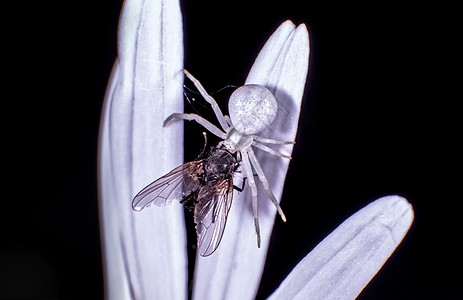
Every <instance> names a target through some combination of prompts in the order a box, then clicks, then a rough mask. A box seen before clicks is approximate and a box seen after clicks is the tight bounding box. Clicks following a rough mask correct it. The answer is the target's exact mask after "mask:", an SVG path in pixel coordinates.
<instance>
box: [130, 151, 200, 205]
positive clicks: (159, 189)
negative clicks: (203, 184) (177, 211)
mask: <svg viewBox="0 0 463 300" xmlns="http://www.w3.org/2000/svg"><path fill="white" fill-rule="evenodd" d="M202 164H203V163H202V161H200V160H199V161H192V162H188V163H185V164H183V165H181V166H179V167H177V168H175V169H173V170H172V171H170V172H169V173H168V174H166V175H164V176H162V177H161V178H159V179H158V180H156V181H154V182H152V183H150V184H149V185H148V186H146V187H145V188H144V189H143V190H141V191H140V192H139V193H138V194H137V195H136V196H135V197H134V198H133V202H132V208H133V209H134V210H135V211H141V210H142V209H143V208H145V207H147V206H150V205H151V203H154V204H155V205H157V206H163V205H169V204H170V203H171V202H172V200H174V199H176V200H181V199H182V198H183V197H185V196H188V195H189V194H190V193H192V192H193V191H195V190H197V189H198V187H199V185H200V181H199V179H198V176H199V175H200V174H201V173H202V172H203V167H202Z"/></svg>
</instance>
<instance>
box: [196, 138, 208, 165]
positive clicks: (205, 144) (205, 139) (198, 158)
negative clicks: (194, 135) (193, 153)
mask: <svg viewBox="0 0 463 300" xmlns="http://www.w3.org/2000/svg"><path fill="white" fill-rule="evenodd" d="M203 136H204V146H203V150H201V153H199V155H198V157H196V159H195V160H200V159H201V158H202V157H203V156H204V153H205V152H206V147H207V134H206V132H204V131H203Z"/></svg>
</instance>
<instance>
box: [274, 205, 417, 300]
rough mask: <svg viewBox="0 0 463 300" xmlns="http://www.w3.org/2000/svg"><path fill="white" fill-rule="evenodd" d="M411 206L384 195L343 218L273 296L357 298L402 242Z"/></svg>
mask: <svg viewBox="0 0 463 300" xmlns="http://www.w3.org/2000/svg"><path fill="white" fill-rule="evenodd" d="M412 222H413V209H412V207H411V205H410V203H408V202H407V200H406V199H404V198H401V197H399V196H388V197H383V198H380V199H378V200H376V201H374V202H373V203H371V204H369V205H367V206H366V207H364V208H363V209H361V210H360V211H358V212H357V213H356V214H354V215H353V216H351V217H350V218H349V219H347V220H346V221H344V222H343V223H342V224H341V225H340V226H339V227H338V228H336V229H335V230H334V231H333V232H332V233H331V234H330V235H329V236H328V237H326V238H325V239H324V240H323V241H322V242H321V243H320V244H318V245H317V247H315V249H314V250H312V252H310V253H309V254H308V255H307V256H306V257H305V258H304V259H303V260H302V261H301V262H299V264H298V265H297V266H296V267H295V268H294V269H293V271H292V272H291V273H290V274H289V275H288V277H287V278H286V279H285V280H284V281H283V282H282V283H281V285H280V287H279V288H278V289H277V290H276V291H275V292H274V293H273V294H272V295H271V296H270V298H269V299H271V300H276V299H355V297H357V295H358V294H360V292H361V291H362V289H363V288H364V287H365V286H366V285H367V284H368V282H369V281H370V280H371V279H372V278H373V277H374V276H375V274H376V273H377V272H378V271H379V269H381V267H382V266H383V264H384V263H385V262H386V260H387V259H388V258H389V256H390V255H391V254H392V252H394V250H395V248H396V247H397V246H398V245H399V244H400V242H401V241H402V239H403V238H404V236H405V234H406V233H407V231H408V229H409V228H410V225H411V224H412Z"/></svg>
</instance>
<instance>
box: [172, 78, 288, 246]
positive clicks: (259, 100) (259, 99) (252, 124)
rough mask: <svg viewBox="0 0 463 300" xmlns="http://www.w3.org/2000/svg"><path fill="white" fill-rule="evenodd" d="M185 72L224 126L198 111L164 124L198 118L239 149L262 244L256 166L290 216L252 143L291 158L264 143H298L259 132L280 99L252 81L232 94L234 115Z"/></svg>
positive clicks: (229, 147)
mask: <svg viewBox="0 0 463 300" xmlns="http://www.w3.org/2000/svg"><path fill="white" fill-rule="evenodd" d="M183 72H184V73H185V75H186V76H187V77H188V79H190V80H191V81H192V82H193V84H194V85H195V86H196V88H197V89H198V91H199V92H200V93H201V95H202V96H203V97H204V99H205V100H206V101H207V102H208V103H209V104H210V105H211V106H212V109H213V110H214V113H215V115H216V117H217V119H218V121H219V123H220V126H221V129H220V128H218V127H217V126H215V125H214V124H212V123H211V122H209V121H208V120H206V119H204V118H203V117H201V116H199V115H197V114H185V113H173V114H171V115H170V116H169V117H168V118H167V119H166V120H165V121H164V126H166V124H167V123H168V122H169V121H171V120H172V119H174V118H178V119H183V120H188V121H196V122H198V123H199V124H201V125H202V126H203V127H204V128H206V129H207V130H208V131H210V132H211V133H212V134H214V135H216V136H218V137H219V138H221V139H222V140H223V141H222V142H220V143H221V144H223V145H224V146H225V148H226V149H227V150H228V151H230V152H231V153H235V152H239V154H240V155H241V161H242V164H243V170H244V173H245V175H246V177H247V179H248V184H249V187H250V188H251V197H252V199H251V202H252V212H253V216H254V225H255V228H256V233H257V245H258V247H260V229H259V218H258V214H257V186H256V182H255V180H254V175H253V169H254V170H255V171H256V173H257V176H258V178H259V180H260V181H261V182H262V185H263V187H264V190H265V192H266V193H267V195H268V197H269V198H270V200H271V201H272V202H273V204H274V205H275V207H276V209H277V211H278V213H279V214H280V216H281V219H282V220H283V221H284V222H286V217H285V215H284V213H283V210H282V209H281V207H280V205H279V204H278V201H277V199H276V198H275V195H273V192H272V190H271V189H270V185H269V182H268V180H267V178H266V177H265V174H264V172H263V170H262V167H261V166H260V163H259V161H258V160H257V157H256V155H255V154H254V151H253V149H252V146H254V147H257V148H259V149H261V150H264V151H266V152H268V153H270V154H272V155H276V156H279V157H284V158H288V159H290V158H291V157H290V156H287V155H284V154H281V153H279V152H277V151H275V150H273V149H271V148H269V147H268V146H266V145H264V144H279V145H283V144H294V142H285V141H279V140H274V139H268V138H262V137H260V136H258V135H257V134H258V133H259V132H261V131H262V130H264V129H265V128H267V127H268V126H270V124H271V123H272V122H273V120H274V119H275V117H276V114H277V101H276V99H275V96H273V94H272V92H270V91H269V90H268V89H267V88H266V87H264V86H261V85H257V84H250V85H244V86H241V87H239V88H238V89H236V90H235V91H234V92H233V94H232V95H231V96H230V100H229V103H228V110H229V113H230V117H229V116H227V115H224V114H223V113H222V111H221V110H220V108H219V106H218V105H217V102H216V101H215V100H214V98H212V97H211V96H210V95H209V94H208V93H207V92H206V90H205V89H204V87H203V86H202V85H201V83H200V82H199V80H197V79H196V78H195V77H193V75H191V74H190V72H188V71H187V70H185V69H184V70H183Z"/></svg>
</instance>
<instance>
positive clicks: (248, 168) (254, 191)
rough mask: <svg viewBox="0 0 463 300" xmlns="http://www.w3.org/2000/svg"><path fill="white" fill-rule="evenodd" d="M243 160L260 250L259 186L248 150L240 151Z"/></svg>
mask: <svg viewBox="0 0 463 300" xmlns="http://www.w3.org/2000/svg"><path fill="white" fill-rule="evenodd" d="M240 153H241V159H242V162H243V169H244V173H245V174H246V178H247V179H248V184H249V187H250V188H251V203H252V214H253V215H254V226H255V227H256V234H257V247H259V248H260V227H259V217H258V215H257V186H256V182H255V181H254V175H253V174H252V167H251V163H250V162H249V156H248V154H247V153H246V150H242V151H240Z"/></svg>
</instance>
